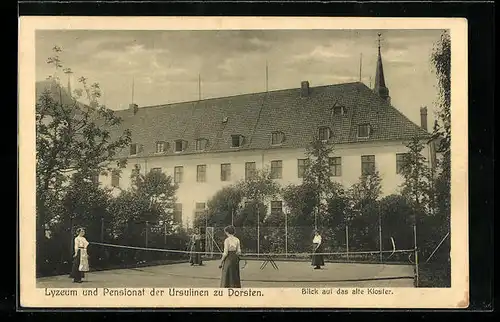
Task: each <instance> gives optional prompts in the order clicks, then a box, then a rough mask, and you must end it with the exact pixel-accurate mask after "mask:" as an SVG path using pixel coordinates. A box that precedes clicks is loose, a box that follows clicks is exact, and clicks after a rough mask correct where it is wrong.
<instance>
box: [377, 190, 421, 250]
mask: <svg viewBox="0 0 500 322" xmlns="http://www.w3.org/2000/svg"><path fill="white" fill-rule="evenodd" d="M379 208H380V213H381V216H382V239H383V247H384V249H391V248H392V242H391V238H393V239H394V243H395V246H396V248H397V249H412V248H413V247H414V240H413V209H412V207H411V205H410V204H409V203H408V200H407V199H406V198H405V197H403V196H401V195H396V194H392V195H388V196H386V197H384V198H382V199H381V200H380V203H379ZM395 256H396V255H395Z"/></svg>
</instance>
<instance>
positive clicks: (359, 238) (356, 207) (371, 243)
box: [346, 169, 382, 250]
mask: <svg viewBox="0 0 500 322" xmlns="http://www.w3.org/2000/svg"><path fill="white" fill-rule="evenodd" d="M381 193H382V179H381V178H380V174H379V172H378V171H377V170H376V169H375V170H374V171H373V172H372V173H370V174H362V175H361V176H360V177H359V181H358V182H357V183H355V184H353V185H352V187H351V188H350V189H349V191H348V195H349V207H348V210H347V211H346V213H347V214H346V216H347V218H346V221H347V224H348V225H349V238H350V240H351V243H350V245H351V248H352V249H355V248H356V247H357V248H359V250H366V249H375V248H374V247H375V245H377V243H376V241H377V240H378V239H379V238H378V236H379V234H378V227H379V225H380V224H381V213H380V209H379V207H378V198H379V197H380V195H381Z"/></svg>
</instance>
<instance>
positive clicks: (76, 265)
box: [71, 249, 89, 282]
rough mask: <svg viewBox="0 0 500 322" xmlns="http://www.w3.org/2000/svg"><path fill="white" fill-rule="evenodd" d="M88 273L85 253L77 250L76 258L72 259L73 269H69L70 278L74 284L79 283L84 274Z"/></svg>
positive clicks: (83, 250)
mask: <svg viewBox="0 0 500 322" xmlns="http://www.w3.org/2000/svg"><path fill="white" fill-rule="evenodd" d="M88 271H89V262H88V256H87V251H86V250H85V249H79V250H78V252H77V253H76V256H75V257H74V258H73V267H72V269H71V277H73V281H74V282H81V281H82V278H84V277H85V272H88Z"/></svg>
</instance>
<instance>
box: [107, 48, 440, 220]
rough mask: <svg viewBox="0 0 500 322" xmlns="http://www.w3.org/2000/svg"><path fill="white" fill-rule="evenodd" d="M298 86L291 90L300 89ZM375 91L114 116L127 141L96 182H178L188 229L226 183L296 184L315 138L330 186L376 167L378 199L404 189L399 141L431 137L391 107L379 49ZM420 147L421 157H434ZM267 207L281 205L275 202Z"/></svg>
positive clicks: (344, 89) (321, 91)
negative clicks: (154, 175) (152, 174)
mask: <svg viewBox="0 0 500 322" xmlns="http://www.w3.org/2000/svg"><path fill="white" fill-rule="evenodd" d="M298 85H299V84H298ZM374 85H375V86H374V88H373V89H370V88H368V87H367V86H366V85H364V84H363V83H360V82H355V83H345V84H336V85H327V86H319V87H311V86H310V84H309V82H307V81H303V82H302V83H301V84H300V87H299V86H298V87H297V88H292V89H285V90H277V91H270V92H263V93H252V94H244V95H237V96H230V97H221V98H213V99H204V100H199V101H193V102H184V103H176V104H167V105H160V106H148V107H140V108H139V107H138V106H137V105H135V104H131V106H130V108H129V110H122V111H117V112H116V113H117V115H118V116H120V117H121V118H122V119H123V123H122V124H121V129H120V130H121V131H122V130H124V129H130V130H131V132H132V144H131V145H130V148H129V149H127V150H126V151H123V155H121V157H124V156H125V157H127V158H128V165H127V168H126V169H124V170H123V171H122V175H121V176H120V177H119V176H110V177H103V176H101V178H100V180H101V182H102V183H103V184H105V185H107V186H113V187H117V188H127V187H128V186H129V185H130V174H131V172H132V170H133V169H134V168H135V167H136V166H138V167H139V168H140V169H141V171H143V172H144V173H145V172H148V171H162V172H164V173H166V174H167V175H170V176H172V177H173V178H174V180H175V182H176V183H178V185H179V189H178V192H177V199H178V200H177V204H176V207H175V217H176V218H177V220H181V218H182V223H183V225H190V223H192V221H193V218H194V216H195V214H196V213H198V212H201V211H203V210H204V209H205V207H206V203H207V201H208V200H209V199H210V198H211V197H212V196H213V195H214V194H215V192H217V191H218V190H219V189H221V188H223V187H224V186H227V185H230V184H232V183H235V182H237V181H238V180H241V179H245V178H246V177H248V176H250V175H251V174H252V173H254V171H255V170H256V169H263V168H268V169H270V171H271V174H272V177H273V178H274V179H275V180H276V181H277V182H279V183H280V184H282V185H287V184H291V183H300V182H301V180H302V179H301V178H302V176H303V169H304V159H305V151H306V147H307V146H308V145H309V144H310V142H311V141H312V140H313V138H314V137H319V138H320V139H322V140H326V141H328V142H331V143H333V144H334V155H332V156H331V157H332V158H331V172H332V176H333V179H334V180H336V181H338V182H339V183H341V184H343V185H344V186H345V187H346V188H347V187H349V186H351V185H352V184H354V183H356V182H357V181H358V180H359V177H360V176H361V174H362V173H370V172H372V171H374V169H377V170H378V171H379V173H380V175H381V177H382V188H383V189H382V190H383V194H384V195H388V194H392V193H396V192H397V191H398V189H399V186H400V184H401V183H402V177H401V175H400V173H399V172H400V166H401V162H402V156H403V153H405V152H406V151H407V148H406V147H405V142H407V140H409V139H411V138H412V137H414V136H419V137H422V138H425V137H429V133H428V132H427V131H426V130H427V111H426V109H421V118H422V124H421V126H418V125H416V124H414V123H413V122H411V121H410V120H409V119H408V118H407V117H405V116H404V115H403V114H402V113H401V112H399V111H398V110H397V109H396V108H394V107H393V106H392V105H391V103H390V96H389V89H388V88H387V87H386V84H385V78H384V72H383V66H382V58H381V55H380V48H379V52H378V62H377V69H376V76H375V84H374ZM431 150H432V149H430V148H427V149H426V152H425V153H426V154H427V155H426V156H427V157H428V160H431V159H432V156H431V155H430V154H431ZM270 203H271V204H270V205H269V208H268V209H270V208H271V207H273V208H276V207H281V206H282V203H281V202H280V200H276V201H274V202H273V201H271V202H270Z"/></svg>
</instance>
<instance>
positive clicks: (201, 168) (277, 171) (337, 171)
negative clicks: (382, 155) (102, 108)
mask: <svg viewBox="0 0 500 322" xmlns="http://www.w3.org/2000/svg"><path fill="white" fill-rule="evenodd" d="M404 155H405V154H404V153H398V154H396V173H397V174H399V173H401V169H402V167H403V161H404ZM306 165H307V159H298V160H297V177H298V178H303V177H304V174H305V169H306ZM329 165H330V174H331V175H332V176H334V177H340V176H342V158H341V157H331V158H330V159H329ZM136 170H140V167H139V165H136V168H135V170H134V171H136ZM151 171H159V172H161V171H162V169H161V168H152V169H151ZM374 172H375V156H374V155H363V156H361V173H362V175H369V174H373V173H374ZM256 173H257V165H256V163H255V162H245V180H250V179H252V178H254V176H255V174H256ZM271 178H272V179H282V178H283V161H282V160H274V161H271ZM220 180H221V181H231V163H222V164H221V165H220ZM183 181H184V167H183V166H176V167H174V182H175V183H182V182H183ZM206 181H207V165H206V164H199V165H197V166H196V182H206ZM119 184H120V176H119V175H118V174H112V176H111V185H112V186H113V187H118V186H119Z"/></svg>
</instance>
